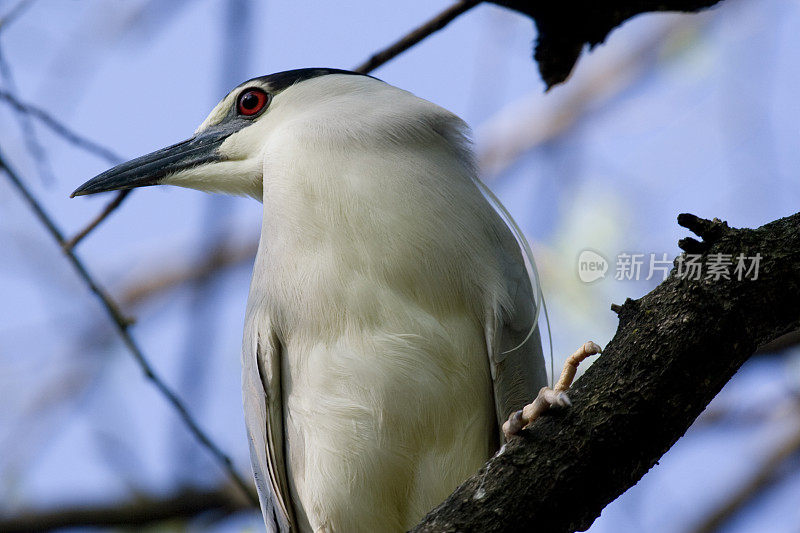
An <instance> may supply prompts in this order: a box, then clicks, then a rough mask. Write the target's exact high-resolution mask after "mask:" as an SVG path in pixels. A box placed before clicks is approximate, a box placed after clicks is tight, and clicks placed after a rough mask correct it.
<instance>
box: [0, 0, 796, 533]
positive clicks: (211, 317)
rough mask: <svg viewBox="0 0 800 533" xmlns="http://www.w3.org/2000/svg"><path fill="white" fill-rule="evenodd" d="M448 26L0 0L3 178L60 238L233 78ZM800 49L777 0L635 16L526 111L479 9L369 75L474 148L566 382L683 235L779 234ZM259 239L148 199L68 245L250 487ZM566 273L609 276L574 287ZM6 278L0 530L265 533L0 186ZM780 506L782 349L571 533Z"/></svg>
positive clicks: (425, 5)
mask: <svg viewBox="0 0 800 533" xmlns="http://www.w3.org/2000/svg"><path fill="white" fill-rule="evenodd" d="M448 5H449V3H448V2H443V1H431V0H413V1H408V2H403V3H402V4H391V5H389V4H384V3H382V2H371V1H369V0H355V1H343V2H310V1H295V2H285V1H283V2H279V1H271V0H266V1H256V0H173V1H170V2H163V1H158V0H130V1H127V2H119V1H117V0H84V1H81V2H76V1H67V0H22V1H20V0H0V154H2V157H3V158H5V159H6V160H7V162H9V163H10V164H11V165H12V166H13V167H14V168H15V169H16V170H17V171H18V172H19V174H20V177H21V178H22V179H23V180H24V182H25V184H26V185H27V186H28V187H29V188H30V189H31V190H32V191H33V193H34V194H35V195H36V196H37V197H38V198H39V200H40V201H41V203H42V205H43V207H44V208H45V209H46V210H47V211H48V212H49V213H50V214H51V215H52V216H53V218H54V219H55V221H56V222H57V224H58V226H59V227H60V228H61V229H62V231H63V232H64V233H65V234H66V236H67V237H73V236H75V235H76V234H77V233H78V232H79V231H80V230H81V229H82V228H84V227H85V226H86V225H87V224H88V223H89V222H90V221H91V220H92V219H93V218H95V217H96V216H97V214H98V213H100V212H101V211H102V210H103V209H104V207H105V206H106V205H107V204H108V203H109V202H110V201H111V200H112V199H113V198H115V194H110V195H101V196H99V197H90V198H78V199H74V200H70V199H69V198H68V196H69V193H70V192H71V191H72V190H74V189H75V187H77V186H78V185H79V184H81V183H83V182H84V181H85V180H87V179H88V178H90V177H92V176H94V175H95V174H97V173H99V172H101V171H103V170H105V169H106V168H108V167H109V166H111V165H112V164H114V163H115V162H116V161H117V160H121V159H128V158H131V157H134V156H137V155H141V154H143V153H146V152H149V151H152V150H154V149H157V148H160V147H162V146H166V145H168V144H172V143H174V142H177V141H179V140H182V139H184V138H186V137H188V136H189V135H190V134H191V133H192V132H193V131H194V129H195V128H196V127H197V125H199V124H200V122H201V121H202V120H203V119H204V118H205V116H206V114H207V113H208V112H209V111H210V110H211V108H212V107H213V106H214V105H215V104H216V103H217V102H218V101H219V100H220V99H221V98H222V97H223V96H224V95H225V94H226V93H227V92H228V91H229V90H230V89H232V88H233V87H235V86H236V85H238V84H239V83H240V82H242V81H243V80H245V79H248V78H251V77H254V76H259V75H263V74H267V73H271V72H276V71H280V70H286V69H291V68H298V67H306V66H329V67H338V68H352V67H354V66H356V65H358V64H359V63H361V62H362V61H363V60H365V59H366V58H367V57H369V56H370V55H371V54H372V53H374V52H375V51H377V50H379V49H381V48H383V47H384V46H386V45H388V44H390V43H391V42H393V41H394V40H396V39H397V38H399V37H400V36H402V35H404V34H405V33H407V32H408V31H409V30H411V29H413V28H415V27H416V26H418V25H419V24H421V23H423V22H424V21H426V20H428V19H430V18H431V17H432V16H434V15H436V14H437V13H438V12H440V11H441V10H442V9H444V8H446V7H447V6H448ZM798 28H800V4H798V3H797V2H786V1H780V0H760V1H755V0H725V1H723V2H722V3H721V4H719V5H718V7H716V8H715V9H712V10H709V11H707V12H704V13H702V14H699V15H671V14H658V15H645V16H639V17H637V18H636V19H634V20H632V21H629V22H628V23H627V24H626V25H625V26H623V27H622V28H621V29H618V30H616V31H615V32H613V33H612V34H611V36H610V38H609V39H608V41H607V43H606V44H604V45H602V46H599V47H597V48H596V49H595V50H594V51H592V52H591V53H590V54H588V55H585V56H584V57H583V58H582V59H581V60H580V62H579V63H578V66H577V68H576V71H575V73H574V74H573V76H572V78H571V79H570V80H569V81H567V83H566V84H564V85H562V86H559V87H556V88H554V89H552V90H551V91H549V92H547V93H545V92H544V86H543V83H542V82H541V81H540V79H539V77H538V73H537V69H536V66H535V64H534V63H532V61H531V59H530V58H531V43H532V42H533V40H534V39H535V29H534V28H533V24H532V22H531V20H530V19H528V18H526V17H524V16H522V15H519V14H517V13H515V12H512V11H509V10H506V9H503V8H500V7H497V6H494V5H483V4H482V5H479V6H478V7H475V8H473V9H471V10H470V11H469V12H467V13H466V14H464V15H462V16H460V17H459V18H458V19H456V20H455V21H454V22H452V23H451V24H450V25H449V26H447V28H445V29H444V30H443V31H441V32H439V33H436V34H434V35H433V36H431V37H429V38H427V39H426V40H424V41H423V42H422V43H421V44H419V45H417V46H415V47H414V48H412V49H411V50H409V51H408V52H406V53H404V54H402V55H401V56H400V57H398V58H397V59H395V60H393V61H391V62H389V63H388V64H386V65H385V66H383V67H381V68H379V69H378V70H376V71H375V72H374V73H373V74H374V75H375V76H377V77H379V78H381V79H383V80H385V81H387V82H389V83H391V84H394V85H397V86H399V87H402V88H405V89H407V90H410V91H412V92H414V93H415V94H417V95H418V96H421V97H423V98H426V99H428V100H431V101H433V102H436V103H438V104H440V105H442V106H443V107H446V108H448V109H450V110H452V111H453V112H455V113H457V114H458V115H460V116H461V117H462V118H464V119H465V120H466V121H467V122H468V123H469V124H470V125H471V126H472V127H473V129H474V140H475V148H476V151H477V154H478V157H479V161H480V165H481V169H482V174H483V177H484V179H485V181H486V182H487V183H488V184H489V186H490V187H491V188H492V189H493V190H494V191H495V192H496V193H497V194H498V196H499V197H500V198H501V200H502V201H503V202H504V203H505V205H506V206H507V207H508V208H509V210H510V211H511V213H512V215H513V216H514V217H515V218H516V220H517V221H518V222H519V224H520V226H521V227H522V228H523V230H524V231H525V233H526V235H527V237H528V239H529V240H530V242H531V245H532V247H533V251H534V255H535V256H536V260H537V263H538V266H539V271H540V275H541V279H542V284H543V289H544V294H545V298H546V299H547V302H548V309H549V316H550V323H551V328H552V340H553V342H552V344H553V351H554V354H555V366H556V368H560V365H561V363H562V362H563V359H564V358H565V356H567V355H569V354H570V353H572V352H573V351H574V350H575V349H576V348H577V347H578V346H579V345H580V344H581V343H583V342H584V341H585V340H589V339H591V340H594V341H596V342H598V343H599V344H600V345H604V344H606V343H607V342H608V341H609V340H610V339H611V337H612V336H613V334H614V331H615V330H616V324H617V320H616V315H615V314H614V313H613V312H612V311H611V310H610V305H611V304H612V303H622V302H623V301H624V299H625V298H626V297H631V298H638V297H640V296H642V295H643V294H645V293H646V292H648V291H649V290H651V289H652V288H653V287H655V286H656V285H657V284H658V282H660V281H661V277H662V276H661V273H660V271H658V270H656V271H655V274H654V275H652V276H649V275H648V274H650V272H649V268H648V267H649V263H650V260H651V258H652V257H655V258H656V259H658V260H661V259H662V257H664V255H663V254H666V257H667V258H668V259H669V260H670V261H671V260H672V259H673V258H674V257H675V256H676V255H678V253H679V250H678V248H677V244H676V243H677V241H678V239H679V238H681V237H683V236H685V234H686V231H685V230H683V229H682V228H679V227H678V226H677V223H676V216H677V215H678V213H681V212H691V213H694V214H697V215H700V216H703V217H708V218H711V217H719V218H721V219H723V220H727V221H728V222H729V223H730V224H731V225H733V226H739V227H741V226H747V227H756V226H760V225H762V224H764V223H766V222H769V221H771V220H774V219H776V218H779V217H782V216H786V215H789V214H792V213H794V212H796V211H798V209H800V207H799V206H800V180H798V176H797V168H800V150H799V149H798V148H800V145H798V140H800V129H799V128H798V124H800V106H799V105H798V104H797V96H796V95H797V87H798V86H800V54H798V53H797V52H798V48H797V38H796V36H797V31H798ZM28 106H34V107H33V108H31V107H28ZM260 218H261V206H260V204H258V203H256V202H254V201H252V200H247V199H241V198H212V197H210V196H206V195H203V194H202V193H199V192H196V191H190V190H183V189H177V188H163V189H160V188H151V189H147V190H144V191H135V192H133V193H132V194H130V195H129V197H128V198H126V199H125V201H124V202H123V203H122V204H121V205H120V206H119V208H118V209H116V210H115V211H114V212H113V213H112V214H111V215H110V216H109V217H108V218H107V219H106V220H105V221H104V222H103V223H102V224H101V225H99V226H98V227H97V228H96V229H95V230H94V231H92V232H91V233H90V234H89V235H88V236H87V237H86V238H85V239H83V240H81V241H80V242H79V243H78V244H76V246H75V248H74V250H75V252H76V253H77V255H78V256H79V257H80V258H81V259H82V260H83V261H85V263H86V265H87V267H88V269H89V271H90V273H91V275H92V276H93V277H94V278H95V279H96V280H98V282H99V283H100V284H101V285H102V286H103V287H105V288H106V289H107V290H108V292H109V294H110V295H111V296H112V297H113V298H114V300H115V301H116V302H118V304H119V307H120V309H121V311H122V313H123V314H124V315H125V316H126V317H130V318H131V320H135V323H134V324H133V325H132V327H131V328H130V331H131V333H132V335H133V337H134V338H135V339H136V341H137V342H138V343H139V344H140V346H141V348H142V351H143V352H144V354H145V355H146V357H147V359H148V360H149V361H150V362H151V364H152V365H153V367H154V370H155V372H156V373H157V374H158V375H159V376H161V377H163V379H164V381H165V382H166V384H167V385H168V386H169V387H170V388H172V389H173V390H175V391H176V392H177V394H178V396H179V397H180V398H181V400H182V401H183V402H184V404H185V405H186V406H187V408H188V410H189V412H190V413H191V415H192V416H193V417H195V418H196V420H197V422H198V424H199V425H200V427H201V428H203V430H205V431H206V432H207V433H208V435H209V436H210V438H211V439H212V440H213V441H214V443H215V444H216V445H217V446H218V447H219V449H220V450H222V452H224V453H225V454H227V455H228V456H229V457H230V458H231V460H232V462H233V465H234V468H235V469H236V470H237V471H238V472H239V474H240V476H241V477H242V478H243V479H245V480H247V481H248V482H249V479H250V469H249V459H248V449H247V443H246V439H245V430H244V424H243V420H242V413H241V396H240V394H241V392H240V378H239V373H240V367H239V350H240V345H241V332H242V324H243V320H244V309H245V301H246V298H247V291H248V284H249V281H250V271H251V267H252V259H253V256H254V253H255V244H256V240H257V237H258V234H259V231H260ZM585 250H591V251H592V252H594V253H595V254H598V255H599V256H600V257H602V258H603V259H604V260H605V261H606V262H607V268H608V270H607V272H606V274H605V276H604V277H601V278H600V279H597V280H595V281H593V282H591V283H586V282H584V281H581V278H580V277H579V272H578V256H579V255H580V254H581V252H582V251H585ZM620 254H643V256H642V257H643V260H644V262H643V266H642V270H641V274H640V275H639V276H627V275H626V276H622V275H619V274H621V273H620V272H619V270H618V269H619V264H620V262H619V256H620ZM650 254H654V255H653V256H651V255H650ZM0 257H1V258H2V261H0V398H2V401H0V531H4V530H8V528H10V527H11V524H12V522H11V520H12V519H14V518H20V517H23V518H25V519H26V520H29V521H28V522H16V523H17V524H20V523H25V524H28V527H31V528H33V527H34V525H35V528H36V529H39V530H44V529H51V528H58V527H63V526H64V525H68V524H74V523H76V522H75V518H76V517H78V518H80V517H84V519H85V520H84V522H85V521H86V520H88V519H89V518H92V519H93V520H94V521H95V522H98V523H106V524H107V527H112V528H113V527H121V526H114V524H118V523H119V522H132V521H137V520H138V521H140V522H141V521H147V520H150V523H149V525H148V526H147V527H149V528H151V529H152V530H156V531H162V530H163V531H182V530H190V531H206V530H208V531H259V530H261V528H262V527H263V525H262V523H261V519H260V515H259V514H258V512H257V511H256V510H255V509H253V508H252V507H250V506H249V505H248V503H247V501H246V500H245V499H244V498H243V497H242V496H241V493H240V492H238V489H236V487H235V486H234V485H233V484H232V483H231V481H230V477H229V476H228V475H226V472H225V470H224V469H223V468H221V467H220V466H219V462H218V461H216V460H215V458H214V457H213V456H212V455H211V454H210V453H209V452H208V450H207V449H206V448H204V447H202V446H200V445H199V444H198V442H197V440H196V439H195V438H194V436H193V435H192V434H191V433H189V432H188V431H187V429H186V427H185V425H184V424H183V423H182V421H181V419H180V417H179V416H178V415H177V414H176V411H175V409H174V408H173V407H172V406H171V405H170V404H169V403H168V402H167V401H165V399H164V397H163V396H162V395H161V394H160V393H159V392H158V391H157V390H156V388H155V387H154V386H153V383H152V382H151V381H149V380H148V379H146V378H145V376H144V375H143V373H142V371H141V369H140V367H139V366H137V364H136V363H135V361H134V359H133V358H132V357H131V354H130V351H129V350H128V348H127V347H126V345H125V344H124V343H123V342H122V341H121V339H120V336H119V334H118V332H117V330H116V329H115V325H114V323H113V322H112V321H111V320H110V319H109V317H108V313H107V312H106V310H105V309H104V308H103V307H102V306H101V305H100V304H99V302H98V300H97V299H96V297H95V296H94V295H93V294H92V293H91V292H90V291H89V290H88V289H87V286H86V284H85V283H84V281H83V280H82V279H81V278H79V277H78V275H76V272H75V269H74V268H73V267H72V265H71V264H70V263H69V262H68V260H67V259H66V257H65V255H64V254H63V252H62V250H61V249H60V248H59V246H58V245H57V244H56V243H55V241H54V240H53V239H52V236H51V235H50V234H48V233H47V231H46V230H45V228H44V226H43V225H42V224H41V223H40V221H39V220H37V218H36V217H35V216H34V215H33V213H32V212H31V210H30V208H29V206H28V205H27V204H26V203H25V202H24V201H23V199H22V197H21V196H20V195H19V194H18V191H17V190H16V189H14V188H13V186H12V185H11V183H10V181H9V180H8V179H7V176H6V175H4V174H3V175H0ZM620 277H621V278H623V279H617V278H620ZM628 277H632V278H633V279H625V278H628ZM637 277H638V279H636V278H637ZM648 277H650V279H646V278H648ZM546 342H547V340H546V337H545V343H546ZM546 350H548V348H547V347H546ZM798 503H800V349H798V347H797V346H795V345H794V344H793V343H792V342H786V343H783V345H781V346H774V347H772V348H770V349H767V350H763V351H762V352H761V353H759V354H758V355H757V356H754V357H753V358H752V359H751V360H750V361H749V362H748V363H747V364H746V365H745V366H744V367H743V368H742V369H741V371H740V372H739V373H738V374H737V376H736V377H735V378H734V379H733V380H732V381H731V382H730V383H729V384H728V385H727V386H726V388H725V389H724V390H723V392H722V393H721V394H720V395H719V396H718V397H717V398H716V399H715V400H714V402H713V403H712V404H711V405H710V406H709V408H708V409H707V410H706V412H705V413H704V414H703V415H702V416H701V417H700V418H699V419H698V420H697V421H696V423H695V424H694V425H693V427H692V428H691V429H690V430H689V432H688V433H687V434H686V436H685V437H683V438H682V439H681V440H680V441H679V442H678V443H677V444H676V445H675V446H674V447H673V449H672V450H670V451H669V453H667V455H666V456H664V457H663V459H662V460H661V461H660V464H659V465H657V466H656V467H654V468H653V469H652V470H651V471H650V472H649V473H648V474H647V475H646V476H645V477H644V478H643V479H642V480H641V482H640V483H639V484H638V485H636V486H635V487H633V488H631V489H630V490H629V491H627V492H626V493H625V494H623V495H622V496H621V497H620V498H618V499H617V500H616V501H615V502H613V503H612V504H610V505H609V506H608V507H607V508H606V509H605V510H604V511H603V514H602V516H601V517H600V518H599V519H598V520H597V521H596V522H595V524H594V525H593V526H592V528H591V529H590V531H591V532H593V533H601V532H628V531H637V532H638V531H647V532H665V533H666V532H675V533H678V532H711V531H722V532H729V533H733V532H763V531H770V532H793V533H798V532H800V505H798ZM71 520H72V521H71ZM78 522H80V520H78ZM134 527H135V528H138V527H144V526H134Z"/></svg>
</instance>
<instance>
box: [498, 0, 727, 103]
mask: <svg viewBox="0 0 800 533" xmlns="http://www.w3.org/2000/svg"><path fill="white" fill-rule="evenodd" d="M719 1H720V0H662V1H659V0H616V1H614V2H598V1H597V0H550V1H549V2H539V1H531V0H527V1H526V0H493V3H495V4H499V5H501V6H505V7H508V8H511V9H514V10H516V11H519V12H520V13H524V14H526V15H528V16H529V17H531V18H532V19H533V20H534V22H535V23H536V29H537V38H536V46H535V47H534V52H533V58H534V60H535V61H536V62H537V63H538V64H539V73H540V74H541V76H542V80H544V82H545V84H546V85H547V88H548V89H549V88H551V87H552V86H553V85H557V84H559V83H561V82H563V81H564V80H566V79H567V78H568V77H569V74H570V72H572V68H573V67H574V66H575V63H576V62H577V61H578V58H579V57H580V55H581V52H582V51H583V48H584V46H585V45H589V47H594V46H596V45H598V44H600V43H602V42H603V41H605V40H606V37H607V36H608V34H609V33H611V31H612V30H613V29H614V28H616V27H617V26H619V25H620V24H622V23H623V22H625V21H626V20H628V19H630V18H633V17H635V16H636V15H639V14H641V13H647V12H652V11H682V12H689V13H691V12H695V11H700V10H701V9H705V8H708V7H710V6H713V5H714V4H716V3H717V2H719Z"/></svg>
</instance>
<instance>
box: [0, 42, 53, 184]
mask: <svg viewBox="0 0 800 533" xmlns="http://www.w3.org/2000/svg"><path fill="white" fill-rule="evenodd" d="M0 77H2V78H3V79H4V80H5V82H6V85H7V86H8V92H9V93H10V94H11V95H12V96H13V95H15V94H16V93H17V92H19V91H18V90H17V82H16V80H15V79H14V73H13V72H12V70H11V65H9V64H8V61H6V57H5V52H4V50H3V47H2V45H0ZM14 115H15V116H16V118H17V122H18V123H19V127H20V130H22V138H23V139H24V141H25V146H26V148H27V149H28V152H30V154H31V156H32V157H33V160H34V163H35V164H36V168H37V169H38V171H39V176H40V177H41V178H42V181H45V182H50V183H52V182H53V181H54V178H53V170H52V168H51V167H50V162H49V159H48V157H47V152H46V151H45V149H44V147H43V146H42V143H41V142H39V137H38V136H37V135H36V130H35V129H34V127H33V121H32V120H31V117H30V116H28V114H27V113H22V112H20V111H19V110H17V109H15V110H14Z"/></svg>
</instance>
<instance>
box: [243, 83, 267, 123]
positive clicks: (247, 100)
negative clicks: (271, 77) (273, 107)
mask: <svg viewBox="0 0 800 533" xmlns="http://www.w3.org/2000/svg"><path fill="white" fill-rule="evenodd" d="M268 103H269V95H268V94H267V93H266V92H264V91H262V90H261V89H245V90H244V92H242V94H240V95H239V99H238V100H237V101H236V110H237V111H238V112H239V114H240V115H244V116H246V117H250V116H253V115H255V114H256V113H258V112H259V111H261V110H262V109H264V108H265V107H266V106H267V104H268Z"/></svg>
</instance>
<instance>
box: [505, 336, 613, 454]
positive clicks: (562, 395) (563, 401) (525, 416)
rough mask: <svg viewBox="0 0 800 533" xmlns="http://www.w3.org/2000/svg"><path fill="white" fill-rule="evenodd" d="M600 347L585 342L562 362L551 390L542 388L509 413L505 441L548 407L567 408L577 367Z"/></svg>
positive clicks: (590, 342) (598, 351)
mask: <svg viewBox="0 0 800 533" xmlns="http://www.w3.org/2000/svg"><path fill="white" fill-rule="evenodd" d="M601 351H602V350H601V349H600V347H599V346H598V345H597V344H595V343H593V342H592V341H589V342H585V343H584V344H583V346H581V347H580V348H578V350H577V351H576V352H575V353H574V354H572V355H570V356H569V357H567V360H566V361H565V362H564V369H563V370H562V371H561V376H560V377H559V378H558V382H557V383H556V385H555V387H553V388H552V389H551V388H550V387H542V389H541V390H540V391H539V395H538V396H537V397H536V399H535V400H533V402H532V403H529V404H528V405H526V406H525V407H523V408H522V409H521V410H519V411H516V412H514V413H511V415H510V416H509V417H508V420H507V421H506V422H505V423H504V424H503V434H504V435H505V436H506V439H509V438H511V437H512V436H513V435H516V434H518V433H519V432H520V431H521V430H522V429H524V428H526V427H527V426H528V425H529V424H530V423H531V422H533V421H534V420H536V419H537V418H539V417H540V416H541V415H542V413H544V412H545V411H547V410H548V409H550V407H552V406H554V405H557V406H559V407H569V406H570V405H572V402H570V400H569V396H567V392H566V391H567V389H569V387H570V385H572V380H573V379H574V378H575V372H577V371H578V365H579V364H580V363H581V361H583V360H584V359H586V358H587V357H589V356H590V355H595V354H598V353H600V352H601Z"/></svg>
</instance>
